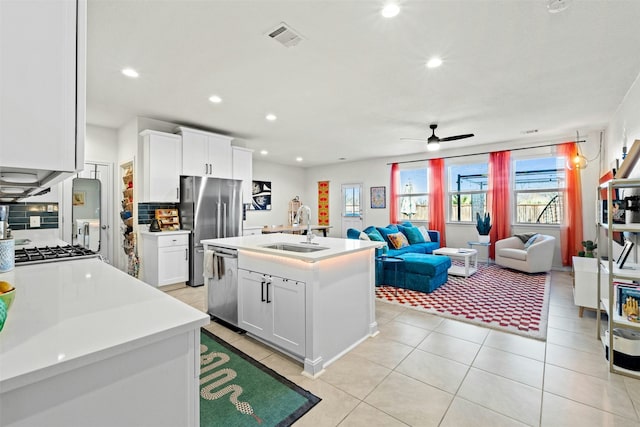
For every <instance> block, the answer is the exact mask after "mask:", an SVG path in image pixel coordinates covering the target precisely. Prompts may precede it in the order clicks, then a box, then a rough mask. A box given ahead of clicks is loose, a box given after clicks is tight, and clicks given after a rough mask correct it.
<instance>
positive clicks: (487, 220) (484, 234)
mask: <svg viewBox="0 0 640 427" xmlns="http://www.w3.org/2000/svg"><path fill="white" fill-rule="evenodd" d="M476 229H477V230H478V242H481V243H488V242H489V240H490V239H489V232H490V231H491V215H489V212H485V214H484V217H481V216H480V213H479V212H476Z"/></svg>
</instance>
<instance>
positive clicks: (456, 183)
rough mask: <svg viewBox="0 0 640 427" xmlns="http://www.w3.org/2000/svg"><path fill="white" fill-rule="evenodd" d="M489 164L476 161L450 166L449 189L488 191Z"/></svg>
mask: <svg viewBox="0 0 640 427" xmlns="http://www.w3.org/2000/svg"><path fill="white" fill-rule="evenodd" d="M488 173H489V165H488V164H487V163H476V164H469V165H451V166H449V191H451V192H453V191H487V186H488V181H487V176H488Z"/></svg>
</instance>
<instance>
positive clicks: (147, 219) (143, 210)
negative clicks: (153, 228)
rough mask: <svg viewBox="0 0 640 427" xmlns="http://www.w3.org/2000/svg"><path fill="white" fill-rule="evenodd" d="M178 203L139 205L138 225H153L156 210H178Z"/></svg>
mask: <svg viewBox="0 0 640 427" xmlns="http://www.w3.org/2000/svg"><path fill="white" fill-rule="evenodd" d="M177 208H178V205H177V204H176V203H138V224H151V220H152V219H153V218H155V216H156V209H177Z"/></svg>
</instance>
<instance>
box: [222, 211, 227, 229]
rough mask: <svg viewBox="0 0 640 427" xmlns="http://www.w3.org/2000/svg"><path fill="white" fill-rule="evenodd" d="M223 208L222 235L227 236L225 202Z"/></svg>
mask: <svg viewBox="0 0 640 427" xmlns="http://www.w3.org/2000/svg"><path fill="white" fill-rule="evenodd" d="M222 208H223V212H222V221H223V223H222V237H227V204H226V203H223V204H222Z"/></svg>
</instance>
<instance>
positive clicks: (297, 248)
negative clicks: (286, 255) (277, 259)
mask: <svg viewBox="0 0 640 427" xmlns="http://www.w3.org/2000/svg"><path fill="white" fill-rule="evenodd" d="M262 247H263V248H267V249H277V250H279V251H288V252H305V253H307V252H318V251H324V250H326V249H329V248H324V247H321V246H309V245H305V244H301V245H294V244H291V243H271V244H269V245H262Z"/></svg>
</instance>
